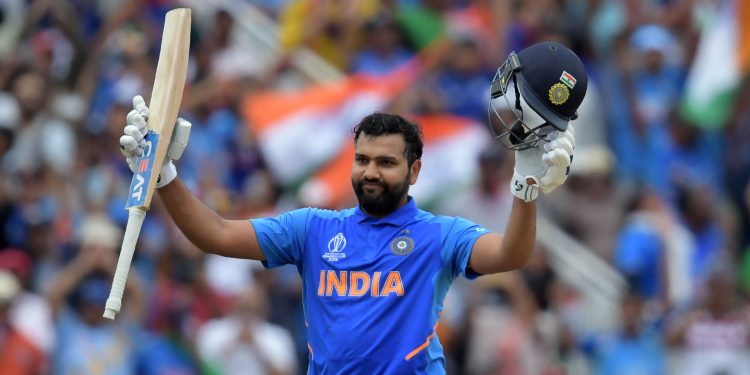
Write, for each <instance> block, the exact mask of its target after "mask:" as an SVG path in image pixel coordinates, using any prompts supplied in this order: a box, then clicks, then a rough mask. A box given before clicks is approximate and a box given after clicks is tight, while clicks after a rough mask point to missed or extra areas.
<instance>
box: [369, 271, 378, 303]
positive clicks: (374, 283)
mask: <svg viewBox="0 0 750 375" xmlns="http://www.w3.org/2000/svg"><path fill="white" fill-rule="evenodd" d="M378 290H380V272H375V273H374V274H372V289H371V290H370V295H371V296H373V297H378V296H380V294H378Z"/></svg>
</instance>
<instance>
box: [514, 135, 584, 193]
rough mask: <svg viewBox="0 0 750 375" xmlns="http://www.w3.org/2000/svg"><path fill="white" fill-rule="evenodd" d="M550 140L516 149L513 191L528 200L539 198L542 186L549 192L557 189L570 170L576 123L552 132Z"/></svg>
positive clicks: (548, 136) (545, 191) (547, 137)
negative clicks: (524, 148)
mask: <svg viewBox="0 0 750 375" xmlns="http://www.w3.org/2000/svg"><path fill="white" fill-rule="evenodd" d="M546 140H547V142H544V141H541V142H539V144H538V145H537V146H536V147H532V148H529V149H526V150H519V151H516V165H515V168H514V169H513V178H512V179H511V181H510V192H511V193H513V195H515V196H516V197H518V198H519V199H521V200H523V201H525V202H531V201H533V200H535V199H536V198H537V196H538V195H539V190H541V191H542V192H543V193H545V194H549V193H550V192H552V191H553V190H555V189H557V187H559V186H560V185H562V184H563V182H565V180H566V179H567V178H568V174H569V173H570V163H571V162H572V161H573V150H574V149H575V143H576V140H575V136H574V131H573V126H572V125H568V128H567V130H566V131H565V132H559V131H553V132H550V133H549V134H547V136H546Z"/></svg>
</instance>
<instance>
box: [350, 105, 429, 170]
mask: <svg viewBox="0 0 750 375" xmlns="http://www.w3.org/2000/svg"><path fill="white" fill-rule="evenodd" d="M352 132H353V133H354V143H355V144H356V143H357V140H358V139H359V136H360V135H361V134H364V135H366V136H370V137H377V136H381V135H387V134H402V135H403V136H404V141H405V142H406V149H405V150H404V156H405V157H406V160H407V161H408V163H409V166H411V165H412V164H414V161H416V160H419V159H421V158H422V146H424V145H423V143H422V129H420V128H419V125H417V123H415V122H411V121H409V120H407V119H405V118H403V117H401V116H399V115H395V114H391V113H381V112H375V113H373V114H371V115H367V116H365V118H363V119H362V121H360V122H359V124H357V126H355V127H354V129H353V130H352Z"/></svg>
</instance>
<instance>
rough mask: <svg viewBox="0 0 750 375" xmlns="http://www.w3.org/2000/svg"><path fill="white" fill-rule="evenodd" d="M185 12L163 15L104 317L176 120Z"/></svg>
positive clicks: (118, 293) (120, 285)
mask: <svg viewBox="0 0 750 375" xmlns="http://www.w3.org/2000/svg"><path fill="white" fill-rule="evenodd" d="M190 13H191V12H190V9H187V8H179V9H174V10H171V11H169V12H168V13H167V15H166V18H165V22H164V32H163V33H162V40H161V49H160V51H159V62H158V63H157V66H156V76H155V77H154V87H153V89H152V91H151V102H150V103H149V114H148V128H149V132H148V134H147V135H146V146H145V148H144V152H143V155H142V156H141V157H138V158H136V160H135V171H134V172H133V179H132V181H131V183H130V191H129V192H128V202H127V204H126V206H125V208H126V209H127V210H128V211H129V215H128V224H127V227H126V228H125V237H124V238H123V242H122V250H121V251H120V256H119V259H118V260H117V268H116V269H115V275H114V279H113V280H112V289H111V290H110V292H109V298H108V299H107V303H106V306H105V310H104V317H105V318H107V319H114V318H115V315H116V314H117V313H118V312H120V307H121V303H122V295H123V293H124V291H125V281H126V280H127V278H128V271H129V270H130V263H131V261H132V259H133V253H134V252H135V245H136V242H137V241H138V236H139V234H140V231H141V225H142V224H143V221H144V219H145V217H146V211H147V210H148V209H149V207H150V206H151V198H152V197H153V194H154V188H155V186H156V181H157V179H158V178H159V170H160V169H161V165H162V163H164V158H165V157H166V155H167V149H168V148H169V141H170V138H171V137H172V130H173V129H174V125H175V122H176V121H177V113H178V112H179V109H180V103H181V102H182V92H183V89H184V86H185V79H186V77H187V65H188V54H189V52H190V22H191V20H190V16H191V14H190Z"/></svg>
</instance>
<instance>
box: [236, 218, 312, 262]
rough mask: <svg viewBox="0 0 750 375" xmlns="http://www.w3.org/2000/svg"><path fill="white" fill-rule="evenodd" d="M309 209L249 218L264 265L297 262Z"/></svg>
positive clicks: (302, 243)
mask: <svg viewBox="0 0 750 375" xmlns="http://www.w3.org/2000/svg"><path fill="white" fill-rule="evenodd" d="M310 210H311V209H310V208H302V209H298V210H294V211H289V212H285V213H283V214H281V215H279V216H276V217H268V218H260V219H250V222H251V223H252V224H253V228H254V229H255V235H256V237H257V238H258V244H260V249H261V251H263V255H265V257H266V260H265V261H264V262H263V265H264V266H265V267H267V268H274V267H278V266H282V265H285V264H297V262H299V261H300V260H301V259H302V249H304V247H305V233H306V232H307V222H308V219H309V217H310Z"/></svg>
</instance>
